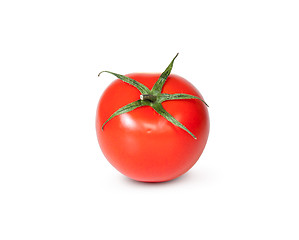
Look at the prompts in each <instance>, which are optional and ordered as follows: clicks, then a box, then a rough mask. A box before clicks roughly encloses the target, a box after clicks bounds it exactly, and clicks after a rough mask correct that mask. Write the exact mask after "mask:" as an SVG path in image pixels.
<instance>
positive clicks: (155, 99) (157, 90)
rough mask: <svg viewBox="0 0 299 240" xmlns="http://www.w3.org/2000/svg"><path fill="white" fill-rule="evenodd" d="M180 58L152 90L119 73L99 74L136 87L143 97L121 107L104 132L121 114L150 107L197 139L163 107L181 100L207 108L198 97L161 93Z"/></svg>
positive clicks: (164, 73) (112, 116) (163, 74)
mask: <svg viewBox="0 0 299 240" xmlns="http://www.w3.org/2000/svg"><path fill="white" fill-rule="evenodd" d="M177 56H178V53H177V54H176V56H175V57H174V58H173V59H172V61H171V62H170V64H169V65H168V67H167V68H166V69H165V70H164V72H163V73H162V74H161V75H160V77H159V79H158V80H157V82H156V83H155V84H154V86H153V87H152V89H151V90H150V89H148V88H147V87H146V86H145V85H143V84H142V83H139V82H137V81H136V80H134V79H132V78H129V77H127V76H124V75H121V74H117V73H113V72H110V71H102V72H100V73H99V75H98V76H100V74H101V73H103V72H106V73H110V74H112V75H114V76H116V77H117V78H119V79H120V80H122V81H124V82H126V83H128V84H130V85H132V86H134V87H135V88H137V89H138V90H139V91H140V93H141V95H140V99H138V100H137V101H135V102H131V103H129V104H127V105H126V106H124V107H121V108H120V109H118V110H117V111H115V112H114V113H113V114H112V115H111V116H110V117H109V118H108V119H107V120H106V121H105V122H104V124H103V125H102V130H103V129H104V126H105V125H106V123H108V122H109V121H110V120H111V119H112V118H114V117H115V116H118V115H120V114H123V113H127V112H130V111H133V110H134V109H136V108H139V107H143V106H150V107H152V108H153V109H154V110H155V111H156V112H157V113H158V114H160V115H161V116H162V117H164V118H165V119H166V120H168V121H169V122H171V123H172V124H174V125H176V126H178V127H180V128H181V129H183V130H185V131H186V132H188V133H189V134H190V135H191V136H192V137H193V138H194V139H197V138H196V137H195V135H194V134H193V133H192V132H190V131H189V130H188V129H187V128H186V127H185V126H184V125H183V124H182V123H180V122H179V121H178V120H176V119H175V118H174V117H173V116H172V115H171V114H170V113H168V112H167V111H166V110H165V109H164V108H163V106H162V102H164V101H170V100H180V99H195V100H196V99H197V100H200V101H202V102H203V103H204V104H205V105H206V106H207V107H208V105H207V103H206V102H205V101H204V100H203V99H201V98H199V97H197V96H193V95H190V94H185V93H175V94H167V93H161V92H162V88H163V86H164V84H165V82H166V80H167V78H168V76H169V75H170V73H171V70H172V67H173V62H174V60H175V59H176V57H177Z"/></svg>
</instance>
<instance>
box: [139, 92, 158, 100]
mask: <svg viewBox="0 0 299 240" xmlns="http://www.w3.org/2000/svg"><path fill="white" fill-rule="evenodd" d="M140 99H141V100H148V101H150V102H155V101H156V100H157V97H156V96H154V95H152V94H142V95H140Z"/></svg>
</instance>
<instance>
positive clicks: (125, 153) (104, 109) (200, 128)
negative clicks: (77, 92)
mask: <svg viewBox="0 0 299 240" xmlns="http://www.w3.org/2000/svg"><path fill="white" fill-rule="evenodd" d="M126 76H128V77H130V78H132V79H134V80H136V81H138V82H140V83H142V84H143V85H145V86H146V87H148V88H149V89H151V88H152V87H153V85H154V84H155V82H156V81H157V80H158V78H159V76H160V74H156V73H150V74H148V73H133V74H128V75H126ZM162 93H168V94H173V93H186V94H191V95H194V96H197V97H200V98H201V99H203V97H202V95H201V94H200V93H199V92H198V90H197V89H196V88H195V87H194V86H193V85H192V84H191V83H189V82H188V81H187V80H185V79H184V78H182V77H180V76H178V75H174V74H170V75H169V76H168V78H167V81H166V83H165V85H164V86H163V88H162ZM138 99H140V92H139V91H138V89H136V88H135V87H133V86H131V85H130V84H128V83H125V82H123V81H121V80H119V79H117V80H115V81H114V82H112V83H111V84H110V86H108V88H107V89H106V90H105V91H104V93H103V95H102V97H101V98H100V101H99V103H98V108H97V113H96V132H97V137H98V141H99V145H100V147H101V149H102V152H103V153H104V155H105V157H106V158H107V159H108V161H109V162H110V163H111V164H112V165H113V166H114V167H115V168H116V169H117V170H118V171H120V172H121V173H123V174H124V175H126V176H127V177H129V178H131V179H135V180H137V181H142V182H163V181H168V180H171V179H174V178H176V177H178V176H180V175H182V174H184V173H185V172H187V171H188V170H189V169H190V168H191V167H192V166H193V165H194V164H195V163H196V162H197V160H198V159H199V157H200V155H201V154H202V152H203V150H204V147H205V145H206V142H207V139H208V134H209V126H210V125H209V115H208V110H207V107H206V106H205V105H204V103H203V102H201V101H199V100H197V99H184V100H172V101H165V102H163V103H162V106H163V107H164V108H165V110H166V111H168V112H169V113H170V114H171V115H172V116H173V117H174V118H175V119H177V120H178V121H179V122H181V123H182V124H183V125H184V126H186V127H187V129H189V130H190V132H192V133H193V134H194V135H195V136H196V138H197V139H194V138H193V137H192V136H191V135H190V134H188V133H187V132H186V131H184V130H183V129H181V128H179V127H177V126H175V125H174V124H172V123H171V122H169V121H167V120H166V119H165V118H164V117H162V116H161V115H159V114H158V113H157V112H156V111H155V110H154V109H153V108H152V107H150V106H143V107H139V108H137V109H135V110H133V111H131V112H127V113H123V114H121V115H118V116H116V117H114V118H112V119H111V120H110V121H109V122H108V123H107V124H106V125H105V127H104V129H102V125H103V123H104V122H105V121H106V120H107V119H108V118H109V117H110V116H111V115H112V114H113V113H114V112H115V111H116V110H117V109H119V108H121V107H123V106H125V105H127V104H129V103H131V102H134V101H136V100H138Z"/></svg>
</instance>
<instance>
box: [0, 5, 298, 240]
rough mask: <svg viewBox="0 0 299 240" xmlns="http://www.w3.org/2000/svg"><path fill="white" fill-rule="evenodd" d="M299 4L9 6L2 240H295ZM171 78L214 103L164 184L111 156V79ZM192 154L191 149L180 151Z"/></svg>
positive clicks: (0, 159)
mask: <svg viewBox="0 0 299 240" xmlns="http://www.w3.org/2000/svg"><path fill="white" fill-rule="evenodd" d="M298 13H299V3H298V1H288V0H284V1H282V0H281V1H275V0H274V1H273V0H272V1H270V0H269V1H266V0H251V1H237V0H235V1H233V0H229V1H216V0H211V1H188V0H185V1H163V0H160V1H155V0H153V1H146V2H145V1H132V0H127V1H112V0H111V1H108V0H107V1H102V0H97V1H63V0H60V1H32V0H28V1H5V0H4V1H1V4H0V25H1V38H0V41H1V45H0V48H1V51H0V58H1V60H0V61H1V62H0V68H1V71H0V81H1V85H0V112H1V118H0V121H1V124H0V239H1V240H9V239H31V240H33V239H39V240H40V239H51V240H52V239H72V240H76V239H84V240H85V239H89V240H93V239H105V240H109V239H130V240H131V239H145V240H146V239H151V240H152V239H163V240H165V239H204V240H205V239H299V230H298V226H299V207H298V203H299V196H298V183H299V174H298V170H299V154H298V140H299V139H298V135H299V128H298V123H299V117H298V103H299V101H298V80H299V70H298V69H299V68H298V66H299V65H298V64H299V28H298V27H299V14H298ZM177 52H179V53H180V54H179V57H178V58H177V59H176V61H175V64H174V68H173V73H176V74H178V75H181V76H183V77H185V78H186V79H188V80H189V81H190V82H192V83H193V84H194V85H195V86H196V87H197V88H198V89H199V91H200V92H201V93H202V94H203V96H204V98H205V100H206V101H207V102H208V104H209V105H210V108H209V113H210V118H211V132H210V137H209V140H208V144H207V146H206V149H205V151H204V153H203V155H202V157H201V158H200V160H199V161H198V163H197V164H196V165H195V166H194V167H193V168H192V169H191V170H190V171H189V172H188V173H187V174H185V175H184V176H182V177H180V178H178V179H176V180H174V181H170V182H167V183H160V184H145V183H138V182H134V181H132V180H129V179H127V178H126V177H125V176H123V175H121V174H120V173H119V172H117V171H116V170H115V169H114V168H113V167H112V166H111V165H110V164H109V163H108V162H107V160H106V159H105V158H104V157H103V155H102V153H101V151H100V148H99V146H98V143H97V139H96V133H95V111H96V107H97V102H98V100H99V98H100V95H101V93H102V92H103V90H104V89H105V88H106V87H107V86H108V84H110V83H111V82H112V81H113V80H114V77H113V76H110V75H108V74H105V75H104V74H103V76H101V77H100V78H97V74H98V72H100V71H102V70H111V71H114V72H117V73H120V74H126V73H130V72H161V71H163V70H164V69H165V67H166V66H167V65H168V64H169V62H170V61H171V59H172V58H173V57H174V55H175V54H176V53H177ZM182 147H183V146H182Z"/></svg>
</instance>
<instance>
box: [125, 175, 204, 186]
mask: <svg viewBox="0 0 299 240" xmlns="http://www.w3.org/2000/svg"><path fill="white" fill-rule="evenodd" d="M203 175H204V174H200V173H198V172H197V173H196V172H187V173H185V174H183V175H182V176H179V177H177V178H175V179H172V180H170V181H166V182H139V181H136V180H133V179H131V178H128V177H126V176H122V177H123V178H124V181H125V182H127V183H128V184H132V185H136V186H137V185H138V186H156V187H157V186H166V185H174V184H181V183H188V182H189V183H191V182H193V183H195V182H199V181H202V180H203V179H204V177H203Z"/></svg>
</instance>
